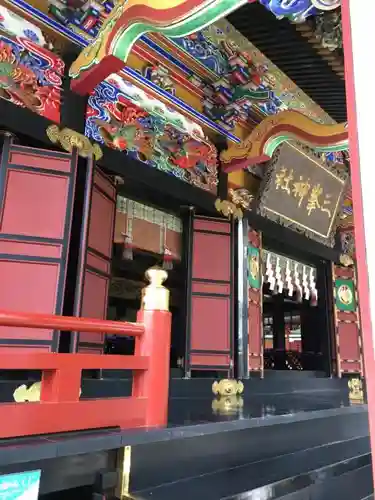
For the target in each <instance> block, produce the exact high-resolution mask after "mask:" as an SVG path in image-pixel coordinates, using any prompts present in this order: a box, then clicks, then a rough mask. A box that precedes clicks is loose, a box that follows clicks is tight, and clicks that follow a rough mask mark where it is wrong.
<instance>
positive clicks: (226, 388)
mask: <svg viewBox="0 0 375 500" xmlns="http://www.w3.org/2000/svg"><path fill="white" fill-rule="evenodd" d="M243 391H244V385H243V383H242V382H241V380H233V379H231V380H229V379H226V378H225V379H222V380H220V381H219V382H218V381H215V382H214V383H213V384H212V392H213V393H214V394H216V395H219V396H233V395H237V394H242V393H243Z"/></svg>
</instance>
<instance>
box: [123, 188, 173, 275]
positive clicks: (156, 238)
mask: <svg viewBox="0 0 375 500" xmlns="http://www.w3.org/2000/svg"><path fill="white" fill-rule="evenodd" d="M181 235H182V222H181V219H179V218H178V217H176V216H174V215H172V214H168V213H166V212H163V211H161V210H158V209H156V208H153V207H150V206H148V205H144V204H143V203H139V202H136V201H133V200H130V199H128V198H125V197H124V196H117V210H116V224H115V236H114V242H115V243H118V244H120V245H122V246H123V254H122V255H123V258H124V259H125V260H132V259H133V257H134V255H133V254H134V251H135V250H143V251H145V252H150V253H153V254H155V255H160V256H161V259H160V260H161V261H162V263H163V268H164V269H168V270H170V269H172V268H173V264H174V262H175V261H179V260H180V256H181Z"/></svg>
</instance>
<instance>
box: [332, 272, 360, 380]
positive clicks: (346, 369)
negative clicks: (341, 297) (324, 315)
mask: <svg viewBox="0 0 375 500" xmlns="http://www.w3.org/2000/svg"><path fill="white" fill-rule="evenodd" d="M332 274H333V287H334V288H335V280H336V279H347V280H350V282H352V281H353V283H354V287H355V289H356V287H357V282H356V273H355V270H354V268H352V267H343V266H333V273H332ZM355 295H356V297H355V304H356V310H355V311H340V310H339V309H338V308H337V307H336V304H335V324H336V325H335V326H336V357H337V371H338V375H339V376H341V375H342V374H343V373H359V374H361V375H362V376H363V375H364V373H363V353H362V338H361V328H360V320H359V309H358V298H357V292H356V290H355Z"/></svg>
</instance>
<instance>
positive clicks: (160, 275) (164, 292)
mask: <svg viewBox="0 0 375 500" xmlns="http://www.w3.org/2000/svg"><path fill="white" fill-rule="evenodd" d="M145 276H146V279H147V280H148V281H149V282H150V284H149V285H147V286H146V287H145V288H143V290H142V306H141V307H142V309H145V310H147V311H169V295H170V293H169V290H168V288H166V287H165V286H163V283H164V281H166V280H167V279H168V273H167V272H166V271H165V270H164V269H162V268H161V267H159V266H154V267H150V269H148V270H147V271H146V273H145Z"/></svg>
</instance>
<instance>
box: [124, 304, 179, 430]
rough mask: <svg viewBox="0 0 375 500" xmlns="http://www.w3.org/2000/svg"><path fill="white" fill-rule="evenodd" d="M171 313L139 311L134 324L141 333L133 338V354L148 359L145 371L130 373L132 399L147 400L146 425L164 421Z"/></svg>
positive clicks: (159, 425)
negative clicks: (136, 324)
mask: <svg viewBox="0 0 375 500" xmlns="http://www.w3.org/2000/svg"><path fill="white" fill-rule="evenodd" d="M171 316H172V315H171V313H170V312H168V311H146V310H143V311H139V313H138V316H137V322H138V323H143V324H144V326H145V333H144V334H143V335H142V336H141V337H140V338H137V339H136V344H135V353H134V354H135V355H136V356H148V357H149V363H150V364H149V369H148V370H146V371H143V372H140V373H139V374H137V373H134V381H133V396H136V397H143V398H147V410H146V426H148V427H161V426H164V425H166V424H167V421H168V396H169V371H170V368H169V364H170V363H169V359H170V351H171Z"/></svg>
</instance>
